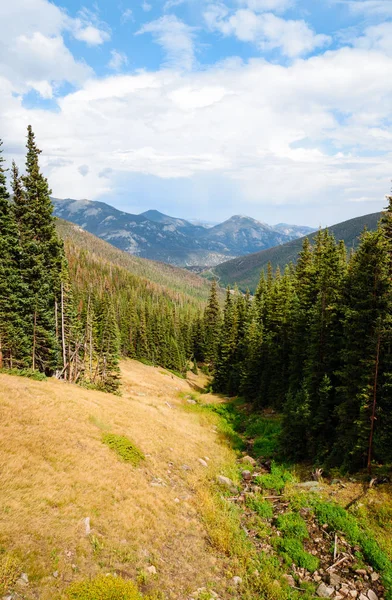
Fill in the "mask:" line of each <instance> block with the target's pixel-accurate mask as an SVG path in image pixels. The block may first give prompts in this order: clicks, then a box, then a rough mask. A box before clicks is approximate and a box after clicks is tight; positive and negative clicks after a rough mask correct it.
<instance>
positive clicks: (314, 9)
mask: <svg viewBox="0 0 392 600" xmlns="http://www.w3.org/2000/svg"><path fill="white" fill-rule="evenodd" d="M0 22H1V23H2V25H3V27H2V30H3V35H2V40H1V42H0V136H1V137H2V138H3V139H4V145H5V148H6V152H7V154H6V157H7V159H10V158H11V157H14V158H15V159H16V160H17V162H18V163H20V164H21V165H23V153H24V147H23V145H24V137H25V127H26V125H27V124H28V123H31V124H32V125H33V128H34V130H35V131H36V134H37V138H38V141H39V144H40V146H41V147H42V149H43V155H42V164H43V167H44V169H45V172H46V174H47V175H48V178H49V182H50V184H51V186H52V188H53V193H54V195H56V196H57V197H74V198H89V199H93V200H94V199H96V200H98V199H99V200H103V201H106V202H108V203H111V204H113V205H115V206H117V207H119V208H121V209H123V210H128V211H130V212H142V211H144V210H147V209H149V208H156V209H158V210H161V211H162V212H166V213H169V214H175V215H177V216H183V217H186V218H200V219H206V220H212V221H218V220H223V219H225V218H228V217H229V216H230V215H232V214H238V213H240V214H248V215H250V216H253V217H255V218H257V219H260V220H262V221H266V222H269V223H272V224H273V223H278V222H282V221H283V222H291V223H298V224H309V225H314V226H317V225H320V224H322V225H325V224H332V223H336V222H339V221H341V220H344V219H346V218H350V217H353V216H357V215H360V214H366V213H369V212H375V211H378V210H380V209H381V208H382V207H383V206H384V205H385V198H384V196H385V194H386V193H388V192H389V189H390V179H391V177H392V160H391V158H392V129H391V119H392V0H313V1H311V0H222V1H220V0H219V1H217V0H167V1H166V0H163V1H161V0H159V1H158V0H133V1H130V0H114V1H113V0H94V1H90V0H87V1H86V2H79V1H76V0H63V1H62V2H61V1H56V2H49V1H48V0H13V2H12V3H4V2H2V3H0Z"/></svg>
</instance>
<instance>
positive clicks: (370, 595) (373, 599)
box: [367, 590, 378, 600]
mask: <svg viewBox="0 0 392 600" xmlns="http://www.w3.org/2000/svg"><path fill="white" fill-rule="evenodd" d="M367 597H368V598H369V600H378V596H377V594H376V593H375V592H373V590H368V593H367Z"/></svg>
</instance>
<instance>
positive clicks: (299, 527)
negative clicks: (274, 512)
mask: <svg viewBox="0 0 392 600" xmlns="http://www.w3.org/2000/svg"><path fill="white" fill-rule="evenodd" d="M276 526H277V528H278V529H279V531H281V532H282V534H283V535H284V536H286V537H290V538H296V539H298V540H306V539H308V537H309V533H308V528H307V527H306V523H305V521H304V519H303V518H302V517H301V515H299V514H298V513H294V512H288V513H284V514H283V515H279V516H278V518H277V519H276Z"/></svg>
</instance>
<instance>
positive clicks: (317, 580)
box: [313, 575, 321, 583]
mask: <svg viewBox="0 0 392 600" xmlns="http://www.w3.org/2000/svg"><path fill="white" fill-rule="evenodd" d="M313 581H315V582H316V583H319V581H321V577H320V575H313Z"/></svg>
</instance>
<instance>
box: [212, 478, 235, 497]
mask: <svg viewBox="0 0 392 600" xmlns="http://www.w3.org/2000/svg"><path fill="white" fill-rule="evenodd" d="M216 480H217V482H218V483H219V484H220V485H224V486H225V487H227V488H228V489H229V490H230V491H231V492H233V493H236V492H237V487H236V485H235V484H234V481H232V480H231V479H229V478H228V477H225V476H224V475H218V477H217V478H216Z"/></svg>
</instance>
